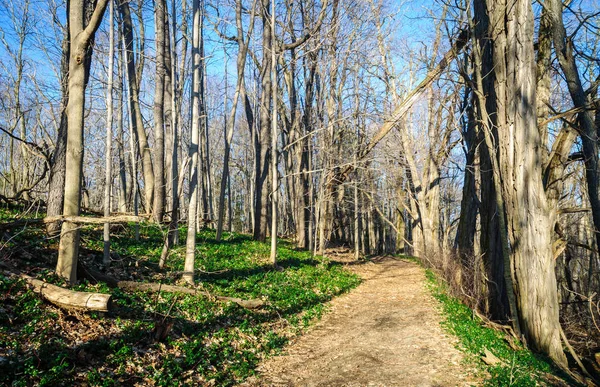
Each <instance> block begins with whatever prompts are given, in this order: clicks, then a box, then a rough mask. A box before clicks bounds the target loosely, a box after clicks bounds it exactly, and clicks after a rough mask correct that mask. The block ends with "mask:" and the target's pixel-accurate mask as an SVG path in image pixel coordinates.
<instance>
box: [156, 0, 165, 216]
mask: <svg viewBox="0 0 600 387" xmlns="http://www.w3.org/2000/svg"><path fill="white" fill-rule="evenodd" d="M166 8H167V6H166V3H165V0H154V15H155V16H154V19H155V26H154V33H155V45H156V75H155V78H154V205H153V216H154V221H155V222H156V223H161V222H162V221H163V216H164V213H165V75H166V74H165V72H166V70H165V56H166V54H165V47H166V42H165V23H166V21H167V18H166V13H167V11H166Z"/></svg>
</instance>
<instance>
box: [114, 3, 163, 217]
mask: <svg viewBox="0 0 600 387" xmlns="http://www.w3.org/2000/svg"><path fill="white" fill-rule="evenodd" d="M119 12H120V13H121V22H122V31H123V38H124V49H125V61H126V69H127V70H126V71H127V81H128V86H129V115H130V121H131V125H132V129H133V134H134V135H135V141H136V142H137V147H138V151H139V155H140V157H141V159H142V173H143V176H144V199H145V200H144V202H145V205H146V213H148V214H150V213H152V211H151V206H152V204H153V198H154V169H153V165H152V155H151V151H150V147H149V146H148V137H147V135H146V129H145V128H144V120H143V118H142V110H141V108H140V83H141V79H140V77H141V66H140V68H139V69H136V65H135V59H134V52H133V22H132V20H131V11H130V9H129V3H128V2H127V1H123V2H121V3H120V4H119ZM140 57H143V56H142V55H141V53H140ZM138 65H139V63H138ZM134 184H135V182H134Z"/></svg>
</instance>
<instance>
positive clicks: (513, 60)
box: [477, 0, 567, 366]
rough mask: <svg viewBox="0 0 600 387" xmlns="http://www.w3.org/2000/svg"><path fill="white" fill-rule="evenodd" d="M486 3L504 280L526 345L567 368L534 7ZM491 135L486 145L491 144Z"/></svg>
mask: <svg viewBox="0 0 600 387" xmlns="http://www.w3.org/2000/svg"><path fill="white" fill-rule="evenodd" d="M477 2H479V1H477ZM483 4H484V7H485V9H486V13H487V15H488V16H489V27H488V31H489V36H490V38H491V41H492V45H493V50H492V58H493V59H492V60H493V69H494V70H493V71H494V74H495V80H494V89H495V102H496V111H495V112H493V113H491V114H494V115H495V116H496V117H497V121H496V127H497V128H498V142H497V143H496V144H497V147H496V149H494V151H493V155H496V154H497V157H498V164H497V169H498V170H497V171H495V172H496V173H498V177H499V179H497V180H496V183H498V180H500V183H501V184H499V185H498V184H497V187H498V186H499V187H500V189H501V195H500V196H501V200H502V202H503V205H504V209H503V208H502V207H500V208H498V210H499V211H503V210H504V215H505V220H506V224H502V223H503V222H501V223H500V227H501V228H502V227H503V226H504V227H506V231H504V230H500V232H501V233H503V232H506V235H507V237H508V240H504V238H502V239H503V240H502V243H503V245H504V246H503V247H504V249H508V250H509V258H510V261H509V262H505V272H508V275H505V280H506V281H509V279H510V277H512V287H513V289H512V290H513V291H514V297H515V299H516V306H517V315H514V312H513V315H512V317H513V318H514V319H515V320H517V321H518V324H517V327H520V329H521V331H522V333H523V334H524V335H525V337H526V339H527V342H528V344H530V345H531V346H532V347H533V348H534V349H536V350H538V351H540V352H542V353H544V354H546V355H548V356H549V357H550V358H551V359H552V360H554V361H555V362H556V363H557V364H559V365H561V366H566V364H567V362H566V357H565V355H564V353H563V351H562V346H561V341H560V323H559V319H558V295H557V284H556V276H555V273H554V259H553V254H552V238H551V229H552V221H551V219H550V210H549V208H548V205H547V200H546V196H545V193H544V189H543V184H542V162H541V155H540V148H541V145H542V144H541V138H540V134H539V132H538V130H537V114H536V104H535V101H536V84H535V79H536V78H535V57H534V49H533V26H534V21H533V12H532V9H531V3H530V2H528V1H526V0H502V1H500V3H498V2H497V1H495V2H491V1H487V0H483ZM488 98H489V97H488ZM488 113H489V112H488ZM482 119H484V118H483V117H482ZM490 126H491V125H490ZM487 137H488V138H486V145H487V147H490V146H493V145H492V141H491V139H490V138H489V137H490V136H489V135H488V136H487ZM492 157H493V156H492ZM494 169H496V168H494ZM500 220H503V219H502V218H501V219H500ZM507 266H508V267H507ZM509 299H510V294H509Z"/></svg>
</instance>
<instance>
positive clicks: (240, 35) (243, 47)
mask: <svg viewBox="0 0 600 387" xmlns="http://www.w3.org/2000/svg"><path fill="white" fill-rule="evenodd" d="M254 14H255V7H253V8H252V14H251V16H250V25H249V27H248V32H247V36H245V35H244V30H243V25H242V3H241V1H239V2H237V3H236V26H237V43H238V55H237V60H236V67H237V81H236V86H235V93H234V95H233V101H232V105H231V111H230V112H229V118H228V119H227V116H225V133H224V138H225V151H224V153H223V176H222V177H221V192H220V195H219V207H218V215H217V216H218V219H217V241H218V240H220V239H221V235H222V233H223V222H224V217H225V189H226V188H227V187H226V184H229V181H230V176H229V154H230V152H231V141H232V140H233V131H234V128H235V117H236V112H237V105H238V101H239V99H240V95H242V100H243V102H244V104H246V99H247V98H246V92H245V85H244V70H245V68H246V58H247V56H248V45H249V42H250V36H252V32H253V30H254ZM225 92H227V90H226V91H225ZM248 107H249V105H248V106H247V108H248ZM250 115H252V114H251V113H250ZM248 125H249V126H250V128H251V129H250V130H252V120H248ZM227 193H228V199H229V203H231V190H229V189H228V190H227ZM229 218H230V219H231V204H230V205H229ZM229 223H230V226H229V231H231V221H230V222H229Z"/></svg>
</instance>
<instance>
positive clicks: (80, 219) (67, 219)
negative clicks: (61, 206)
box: [0, 215, 148, 231]
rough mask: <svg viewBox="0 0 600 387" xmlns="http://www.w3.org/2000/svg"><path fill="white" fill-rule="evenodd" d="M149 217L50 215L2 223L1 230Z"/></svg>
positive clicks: (126, 220) (123, 221) (133, 219)
mask: <svg viewBox="0 0 600 387" xmlns="http://www.w3.org/2000/svg"><path fill="white" fill-rule="evenodd" d="M146 219H148V216H144V215H139V216H135V215H116V216H104V217H99V218H91V217H88V216H64V215H57V216H48V217H45V218H33V219H17V220H14V221H12V222H8V223H2V224H0V231H3V230H8V229H12V228H15V227H21V226H31V225H36V224H42V223H44V224H48V223H55V222H71V223H79V224H104V223H128V222H141V221H144V220H146Z"/></svg>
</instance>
